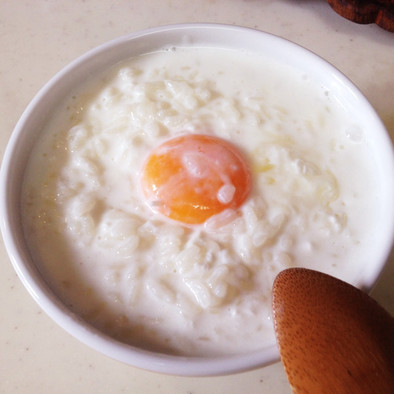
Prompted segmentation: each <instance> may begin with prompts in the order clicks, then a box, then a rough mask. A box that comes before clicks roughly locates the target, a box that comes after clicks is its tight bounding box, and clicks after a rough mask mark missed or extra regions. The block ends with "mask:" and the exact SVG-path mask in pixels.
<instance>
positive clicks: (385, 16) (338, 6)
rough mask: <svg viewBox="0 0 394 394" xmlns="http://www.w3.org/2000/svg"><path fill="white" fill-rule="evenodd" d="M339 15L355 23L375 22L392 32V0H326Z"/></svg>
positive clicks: (393, 7)
mask: <svg viewBox="0 0 394 394" xmlns="http://www.w3.org/2000/svg"><path fill="white" fill-rule="evenodd" d="M327 2H328V3H329V4H330V6H331V7H332V8H333V10H334V11H336V12H337V13H338V14H339V15H341V16H343V17H344V18H346V19H349V20H351V21H353V22H356V23H363V24H366V23H376V24H377V25H379V26H380V27H381V28H383V29H385V30H388V31H391V32H394V0H372V1H368V0H327Z"/></svg>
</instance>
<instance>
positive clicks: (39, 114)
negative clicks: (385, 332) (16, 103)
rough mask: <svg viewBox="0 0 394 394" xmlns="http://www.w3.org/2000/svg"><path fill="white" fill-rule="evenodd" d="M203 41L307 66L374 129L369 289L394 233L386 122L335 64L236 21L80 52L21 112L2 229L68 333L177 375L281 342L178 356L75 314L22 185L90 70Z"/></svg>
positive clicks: (255, 363)
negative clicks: (55, 115)
mask: <svg viewBox="0 0 394 394" xmlns="http://www.w3.org/2000/svg"><path fill="white" fill-rule="evenodd" d="M196 44H202V45H205V46H209V47H231V48H234V49H247V50H249V51H252V52H256V53H265V54H266V55H267V54H268V55H269V56H271V57H273V58H274V59H277V60H279V61H281V62H285V63H288V64H291V65H293V66H295V67H296V68H299V69H301V70H303V72H306V73H308V74H309V75H311V76H313V78H315V79H316V80H318V81H319V82H320V83H321V84H322V85H323V86H326V87H327V89H329V91H330V92H331V93H332V94H333V96H335V97H336V98H337V99H338V100H339V101H340V102H341V103H342V104H343V105H344V106H345V107H346V108H347V110H348V111H349V114H350V115H349V116H357V117H359V118H360V119H361V121H362V123H363V124H364V125H365V129H366V130H368V133H370V135H368V138H369V144H370V149H371V150H372V152H373V155H374V157H375V158H376V161H377V167H378V173H377V174H376V177H377V178H378V182H379V184H380V185H382V206H381V208H382V209H383V210H384V212H385V213H386V215H385V216H384V217H385V219H384V220H383V221H382V223H381V237H379V238H378V240H377V243H378V245H376V246H377V247H376V255H375V259H374V260H373V261H371V265H370V267H369V269H367V270H365V272H364V277H363V278H362V281H361V282H362V283H363V287H364V288H366V289H368V288H371V287H372V285H373V284H374V282H375V281H376V279H377V277H378V275H379V273H380V272H381V270H382V268H383V265H384V263H385V261H386V259H387V257H388V254H389V251H390V249H391V246H392V240H393V233H394V204H393V201H394V159H393V151H392V146H391V142H390V139H389V137H388V135H387V133H386V130H385V128H384V126H383V125H382V123H381V121H380V120H379V118H378V116H377V115H376V113H375V112H374V110H373V108H372V107H371V106H370V105H369V103H368V102H367V100H366V99H365V98H364V97H363V96H362V94H361V93H360V92H359V91H358V90H357V88H356V87H355V86H354V85H353V84H352V83H351V82H350V81H349V80H348V79H347V78H346V77H344V76H343V75H342V74H341V73H340V72H338V71H337V70H336V69H335V68H334V67H332V66H331V65H329V64H328V63H327V62H325V61H324V60H322V59H321V58H319V57H318V56H316V55H314V54H312V53H311V52H309V51H307V50H305V49H303V48H301V47H299V46H297V45H295V44H293V43H290V42H288V41H286V40H284V39H281V38H279V37H276V36H273V35H270V34H266V33H263V32H260V31H256V30H252V29H246V28H240V27H235V26H225V25H213V24H189V25H174V26H165V27H159V28H154V29H149V30H145V31H141V32H136V33H133V34H131V35H128V36H125V37H121V38H119V39H116V40H114V41H111V42H109V43H107V44H104V45H102V46H100V47H98V48H96V49H94V50H92V51H90V52H88V53H87V54H85V55H83V56H81V57H80V58H78V59H77V60H75V61H74V62H73V63H71V64H70V65H69V66H67V67H66V68H65V69H63V70H62V71H61V72H60V73H58V74H57V75H56V76H55V77H54V78H53V79H52V80H51V81H49V82H48V83H47V84H46V85H45V86H44V87H43V88H42V90H41V91H40V92H39V93H38V94H37V96H36V97H35V98H34V99H33V100H32V102H31V103H30V105H29V106H28V107H27V109H26V110H25V112H24V113H23V115H22V117H21V119H20V120H19V122H18V124H17V125H16V128H15V130H14V132H13V134H12V136H11V139H10V141H9V145H8V147H7V150H6V152H5V156H4V160H3V165H2V172H1V188H0V190H1V229H2V233H3V237H4V242H5V245H6V248H7V251H8V253H9V256H10V259H11V261H12V264H13V265H14V267H15V270H16V272H17V273H18V275H19V277H20V279H21V280H22V282H23V284H24V285H25V286H26V288H27V290H28V291H29V293H30V294H31V295H32V296H33V298H34V299H35V300H36V301H37V303H38V304H39V305H40V306H41V308H42V309H43V310H44V311H45V312H46V313H47V314H48V315H49V316H50V317H51V318H52V319H53V320H55V321H56V322H57V323H58V324H59V325H60V326H62V327H63V328H64V329H65V330H66V331H68V332H69V333H70V334H72V335H73V336H74V337H76V338H78V339H79V340H81V341H82V342H84V343H85V344H87V345H89V346H91V347H92V348H94V349H96V350H98V351H100V352H102V353H104V354H106V355H108V356H110V357H112V358H115V359H118V360H120V361H123V362H125V363H128V364H130V365H133V366H136V367H139V368H143V369H148V370H152V371H157V372H162V373H168V374H177V375H194V376H202V375H217V374H228V373H234V372H239V371H244V370H248V369H252V368H256V367H261V366H264V365H267V364H269V363H272V362H274V361H277V360H279V353H278V350H277V348H276V346H271V347H268V348H264V349H261V350H258V351H256V352H254V353H247V354H243V355H235V356H225V357H215V358H204V357H198V358H197V357H196V358H193V357H178V356H169V355H163V354H157V353H153V352H148V351H144V350H140V349H137V348H133V347H131V346H128V345H125V344H123V343H120V342H117V341H116V340H113V339H111V338H109V337H108V336H105V335H103V334H102V333H100V332H99V331H97V330H96V329H95V328H93V327H91V326H89V325H87V324H86V323H85V322H84V321H82V319H80V318H79V317H78V316H76V315H75V314H73V313H72V312H71V311H70V310H68V309H67V307H66V306H65V305H64V304H63V303H62V302H61V301H60V300H59V299H58V298H57V297H56V295H55V294H54V293H53V292H52V291H51V289H50V288H49V287H48V286H47V284H46V282H45V278H43V277H42V276H41V274H40V272H39V271H38V269H37V267H36V266H35V265H34V263H33V261H32V259H31V256H30V253H29V250H28V248H27V245H26V242H25V239H24V236H23V231H22V224H21V212H20V200H21V198H20V195H21V184H22V178H23V174H24V170H25V166H26V163H27V160H28V157H29V153H30V151H31V149H32V146H33V144H34V142H35V140H36V137H37V134H38V133H39V131H40V129H41V126H42V125H43V124H44V123H45V122H46V120H47V118H48V117H49V116H50V114H51V112H52V110H53V109H54V108H55V107H56V105H57V103H58V102H59V100H61V99H62V98H64V97H65V96H66V95H67V94H68V93H69V92H70V90H71V89H73V87H75V86H77V85H78V84H80V83H81V82H83V81H84V80H85V79H86V78H87V77H88V76H90V75H92V74H96V73H98V72H100V71H102V70H104V69H106V68H108V67H109V66H111V65H113V64H114V63H116V62H118V61H120V60H123V59H126V58H129V57H132V56H134V55H139V54H141V53H146V52H151V51H155V50H158V49H161V48H163V47H166V46H167V47H170V46H177V45H182V46H185V45H196Z"/></svg>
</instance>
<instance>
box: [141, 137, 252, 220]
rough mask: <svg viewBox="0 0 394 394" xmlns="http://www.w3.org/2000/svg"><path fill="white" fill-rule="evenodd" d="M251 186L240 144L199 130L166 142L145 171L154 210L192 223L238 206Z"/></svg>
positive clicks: (147, 194) (152, 155) (145, 185)
mask: <svg viewBox="0 0 394 394" xmlns="http://www.w3.org/2000/svg"><path fill="white" fill-rule="evenodd" d="M251 184H252V177H251V172H250V169H249V166H248V164H247V162H246V161H245V159H244V158H243V157H242V155H241V154H240V152H239V151H238V150H237V148H235V147H234V146H233V145H232V144H231V143H229V142H227V141H225V140H223V139H220V138H217V137H212V136H208V135H200V134H188V135H183V136H180V137H176V138H173V139H170V140H168V141H166V142H164V143H163V144H162V145H160V146H158V147H157V148H156V149H154V150H153V151H152V152H151V153H150V155H149V156H148V158H147V160H146V162H145V165H144V168H143V171H142V191H143V193H144V195H145V198H146V199H147V201H148V203H149V204H150V206H151V208H152V209H153V211H155V212H160V213H161V214H163V215H165V216H167V217H169V218H171V219H174V220H177V221H180V222H183V223H187V224H201V223H204V222H205V221H206V220H207V219H208V218H210V217H211V216H213V215H216V214H218V213H220V212H222V211H224V210H225V209H237V208H239V207H240V206H241V205H242V203H243V202H244V201H245V199H246V198H247V197H248V195H249V193H250V190H251Z"/></svg>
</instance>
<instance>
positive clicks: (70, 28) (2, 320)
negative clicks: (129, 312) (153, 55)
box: [0, 0, 394, 394]
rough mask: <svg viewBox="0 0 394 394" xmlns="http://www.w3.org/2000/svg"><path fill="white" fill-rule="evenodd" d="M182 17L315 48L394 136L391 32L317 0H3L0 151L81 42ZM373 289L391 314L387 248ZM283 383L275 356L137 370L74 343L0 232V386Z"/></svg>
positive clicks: (216, 393) (178, 388)
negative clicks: (190, 372) (218, 371)
mask: <svg viewBox="0 0 394 394" xmlns="http://www.w3.org/2000/svg"><path fill="white" fill-rule="evenodd" d="M182 22H217V23H228V24H236V25H241V26H248V27H254V28H257V29H259V30H263V31H266V32H269V33H273V34H276V35H279V36H282V37H284V38H287V39H290V40H292V41H293V42H296V43H298V44H301V45H302V46H304V47H306V48H308V49H310V50H312V51H313V52H315V53H317V54H318V55H320V56H322V57H323V58H325V59H326V60H328V61H329V62H331V63H332V64H334V65H335V66H336V67H337V68H339V70H341V71H342V72H343V73H345V74H346V75H347V76H348V77H349V78H350V79H351V80H352V81H353V82H354V83H355V84H356V85H357V86H358V87H359V88H360V89H361V91H362V92H363V93H364V94H365V95H366V97H367V98H368V100H369V101H370V102H371V104H372V105H373V106H374V107H375V109H376V110H377V112H378V114H379V115H380V116H381V118H382V120H383V122H384V123H385V125H386V127H387V129H388V130H389V132H390V134H391V137H392V139H394V34H393V33H388V32H386V31H384V30H382V29H380V28H378V27H377V26H375V25H368V26H361V25H356V24H353V23H351V22H349V21H347V20H345V19H343V18H341V17H340V16H338V15H337V14H336V13H335V12H333V11H332V10H331V8H330V7H329V6H328V4H327V2H325V1H324V0H315V1H313V0H304V1H302V0H300V1H294V0H275V1H274V0H199V1H197V0H144V1H137V0H117V1H115V0H101V1H93V0H79V1H78V0H35V1H31V0H1V1H0V51H1V52H0V54H1V55H0V157H2V156H3V154H4V150H5V147H6V144H7V141H8V139H9V137H10V134H11V132H12V129H13V127H14V126H15V124H16V122H17V120H18V118H19V117H20V115H21V114H22V112H23V110H24V108H25V107H26V105H27V104H28V102H29V101H30V100H31V99H32V97H33V96H34V94H35V93H36V92H37V91H38V89H39V88H40V87H41V86H42V85H43V84H44V83H45V82H47V81H48V79H50V78H51V77H52V76H53V75H54V74H55V73H56V72H57V71H59V70H60V69H61V68H62V67H63V66H65V65H66V64H67V63H69V62H70V61H71V60H73V59H75V58H76V57H78V56H79V55H81V54H83V53H84V52H85V51H87V50H89V49H91V48H93V47H95V46H97V45H99V44H102V43H104V42H106V41H108V40H110V39H113V38H116V37H118V36H121V35H124V34H127V33H130V32H133V31H135V30H139V29H143V28H147V27H152V26H157V25H164V24H172V23H182ZM372 295H373V297H374V298H375V299H376V300H378V301H379V302H380V303H381V304H382V305H383V306H384V307H386V308H387V309H388V310H389V311H390V312H391V313H392V314H394V256H392V257H391V259H390V262H389V264H388V266H387V268H386V269H385V271H384V273H383V275H382V277H381V279H380V280H379V282H378V284H377V286H376V288H375V290H374V291H373V293H372ZM245 392H247V393H248V394H253V393H272V394H275V393H289V392H290V388H289V385H288V383H287V379H286V376H285V374H284V371H283V367H282V365H281V364H280V363H277V364H274V365H271V366H269V367H266V368H261V369H257V370H255V371H251V372H246V373H242V374H237V375H231V376H225V377H211V378H187V377H174V376H165V375H160V374H155V373H151V372H146V371H141V370H138V369H135V368H132V367H130V366H127V365H123V364H121V363H120V362H117V361H114V360H112V359H109V358H107V357H106V356H103V355H101V354H99V353H97V352H96V351H93V350H91V349H90V348H88V347H86V346H85V345H83V344H81V343H79V342H78V341H77V340H75V339H74V338H72V337H71V336H70V335H69V334H67V333H66V332H65V331H63V330H62V329H60V328H59V327H58V326H57V325H56V324H55V323H53V322H52V321H51V320H50V319H49V318H48V317H47V316H46V315H45V314H44V313H43V312H42V311H41V310H40V308H39V307H38V306H37V305H36V303H35V302H34V301H33V299H32V298H31V297H30V295H29V294H28V293H27V291H26V290H25V289H24V288H23V286H22V284H21V282H20V281H19V279H18V278H17V276H16V274H15V272H14V270H13V268H12V266H11V263H10V261H9V258H8V256H7V254H6V252H5V248H4V245H3V242H2V239H0V393H7V394H8V393H29V394H31V393H40V394H45V393H51V394H53V393H56V394H57V393H146V394H148V393H172V394H174V393H183V394H191V393H193V394H210V393H212V394H220V393H226V394H232V393H245Z"/></svg>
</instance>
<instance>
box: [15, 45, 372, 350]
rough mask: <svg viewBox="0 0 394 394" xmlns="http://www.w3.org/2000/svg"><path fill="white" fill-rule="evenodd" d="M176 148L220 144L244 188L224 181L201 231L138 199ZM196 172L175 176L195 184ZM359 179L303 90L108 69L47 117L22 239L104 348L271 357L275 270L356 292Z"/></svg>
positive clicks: (131, 65) (259, 60)
mask: <svg viewBox="0 0 394 394" xmlns="http://www.w3.org/2000/svg"><path fill="white" fill-rule="evenodd" d="M229 65H231V67H229ZM184 136H198V138H206V137H207V138H208V137H209V138H212V139H214V140H215V141H216V139H217V140H219V141H222V142H223V144H225V145H226V144H227V143H228V144H231V147H232V148H229V149H230V150H232V149H234V152H235V153H234V155H235V156H236V157H240V158H241V159H240V160H241V161H242V162H243V163H244V165H245V173H244V177H246V178H247V179H248V181H247V182H246V183H245V182H244V183H242V185H241V186H238V185H237V184H235V183H234V181H228V182H227V183H226V182H225V183H224V186H225V187H224V188H222V189H221V191H220V193H219V194H217V197H218V200H219V202H220V203H221V204H222V205H223V209H222V208H220V209H219V210H218V211H215V212H214V214H212V215H211V216H208V217H204V218H203V219H201V220H200V222H198V220H197V221H194V222H192V221H187V220H186V219H185V220H183V218H184V217H183V216H182V215H183V214H182V215H181V216H180V217H177V218H175V219H174V217H171V215H167V214H166V212H167V211H166V210H164V209H163V210H161V209H157V204H161V203H162V199H163V198H162V197H160V198H159V199H158V201H159V200H160V201H159V202H157V201H156V200H154V199H153V200H152V199H150V198H149V197H148V196H147V193H146V190H145V189H146V187H145V189H144V179H145V181H146V177H144V171H145V170H144V168H145V169H146V167H144V166H146V163H147V161H148V160H149V157H150V155H151V154H152V152H155V150H156V149H158V147H160V146H161V145H162V144H166V143H167V142H168V141H173V139H177V138H180V137H182V138H183V137H184ZM220 144H221V143H220ZM226 146H227V145H226ZM181 150H182V148H181ZM238 155H239V156H238ZM188 157H189V156H188ZM190 157H192V159H190V160H191V161H190V160H189V159H188V160H187V165H191V164H190V163H194V161H193V160H194V156H190ZM190 157H189V158H190ZM199 160H200V159H199ZM203 161H204V160H203ZM208 162H209V160H208V161H207V163H208ZM199 163H200V164H198V167H195V166H194V167H193V169H192V170H191V171H189V175H188V176H190V177H192V178H193V176H197V175H196V168H198V171H197V172H198V174H199V176H200V178H201V179H204V180H205V179H206V180H207V181H210V179H211V178H210V177H211V175H204V174H207V173H206V172H204V171H205V167H204V166H203V165H202V164H201V163H202V162H201V161H199ZM160 165H162V166H163V167H162V168H163V171H164V165H163V164H159V166H160ZM193 165H194V164H193ZM203 167H204V168H203ZM230 167H231V165H230V166H226V165H223V168H224V170H223V171H227V170H228V169H229V168H230ZM235 167H237V166H235ZM235 167H234V168H235ZM201 168H203V170H204V171H202V172H201V171H200V170H201ZM170 171H171V170H170ZM193 171H194V173H193ZM374 171H375V169H374V163H373V161H372V160H371V158H370V155H369V152H368V147H367V141H366V138H365V135H364V131H363V129H362V125H360V124H358V123H357V119H349V118H348V116H347V113H346V108H344V107H342V106H341V105H340V102H338V100H337V99H336V97H333V96H332V95H331V92H329V91H328V90H327V89H326V88H325V87H324V86H319V85H318V84H316V83H315V82H314V81H313V80H312V79H310V78H309V76H308V75H305V74H303V73H300V72H298V71H297V70H295V69H292V68H290V67H288V66H286V65H279V64H276V63H275V62H273V61H272V60H270V59H265V58H264V57H263V56H261V57H259V56H257V55H253V54H248V53H243V54H242V55H241V56H240V55H239V53H238V52H233V51H231V50H225V49H223V50H220V49H208V48H205V49H204V48H172V49H171V50H163V51H160V52H157V53H151V54H147V55H143V56H139V57H136V58H134V59H130V60H128V61H125V62H122V63H121V64H118V65H116V66H115V67H114V68H113V69H111V70H108V71H107V72H105V73H104V74H103V75H101V76H99V77H97V78H95V79H94V80H92V81H88V82H86V85H85V86H83V87H81V88H80V90H79V91H76V92H74V93H73V95H71V96H70V97H69V98H67V100H66V102H65V103H63V105H61V106H60V107H59V110H58V112H57V113H56V114H54V115H53V117H52V119H51V120H50V122H48V126H47V127H46V129H45V130H43V133H42V136H41V138H40V140H39V141H38V142H37V144H36V146H35V148H34V150H33V153H32V155H31V158H30V162H29V165H28V168H27V171H26V175H25V180H24V186H23V207H22V209H23V220H24V223H23V224H24V230H25V235H26V238H27V240H28V243H29V247H30V249H31V252H32V255H33V256H34V259H35V261H36V262H37V264H38V266H39V267H40V270H41V271H42V273H43V274H44V276H45V277H46V278H47V280H48V283H49V284H50V286H51V287H52V289H53V290H54V291H55V292H56V293H57V294H59V296H60V297H61V298H62V299H63V301H64V302H65V303H66V304H67V305H69V306H70V307H71V308H72V309H73V310H74V311H76V312H77V313H78V314H80V315H81V316H82V317H83V318H84V319H85V320H87V321H88V322H90V323H91V324H92V325H94V326H95V327H97V328H99V329H101V330H102V331H104V332H106V333H107V334H109V335H111V336H113V337H114V338H116V339H118V340H120V341H123V342H126V343H129V344H133V345H137V346H139V347H142V348H146V349H153V350H159V351H162V352H167V353H172V354H182V355H194V356H195V355H221V354H229V353H240V352H247V351H250V350H256V349H258V348H261V347H263V346H266V345H269V344H273V343H275V338H274V332H273V326H272V321H271V306H270V302H271V300H270V297H271V286H272V282H273V279H274V278H275V276H276V274H277V273H278V272H279V271H281V270H282V269H285V268H288V267H294V266H303V267H309V268H312V269H317V270H321V271H324V272H326V273H329V274H332V275H335V276H339V277H340V278H342V279H344V280H347V281H349V282H351V283H354V284H357V271H358V270H359V269H360V267H363V266H364V265H365V264H367V262H368V260H369V247H370V244H369V242H368V239H369V235H370V234H371V233H373V232H374V229H375V228H376V227H377V225H378V220H379V218H377V216H376V214H375V212H376V211H377V204H378V202H377V200H376V199H375V198H374V194H373V193H372V191H373V190H375V189H374V188H375V183H374ZM158 174H159V175H160V174H162V171H158ZM201 174H203V175H201ZM245 174H246V175H245ZM220 176H221V175H220ZM248 177H250V179H249V178H248ZM222 178H223V177H222ZM222 178H221V179H222ZM239 178H240V179H241V178H242V176H240V177H239ZM223 179H224V178H223ZM226 179H228V178H226ZM155 182H156V181H155ZM182 182H184V181H182ZM153 183H154V182H153ZM153 183H152V184H150V186H152V190H156V189H157V188H156V186H155V185H154V184H153ZM145 186H146V185H145ZM167 189H168V188H167ZM169 190H170V189H169ZM171 190H174V192H173V193H174V194H176V193H178V192H182V191H183V188H182V186H179V185H178V186H177V187H173V189H171ZM171 190H170V193H169V194H170V195H171V194H172V192H171ZM238 190H241V191H245V193H244V194H242V198H241V199H240V203H239V204H235V205H234V204H233V205H231V204H229V205H226V204H227V203H229V202H232V201H235V196H236V193H237V191H238ZM367 191H368V193H367ZM182 198H183V197H182ZM198 198H200V197H198ZM155 204H156V205H155ZM219 207H221V205H220V204H219ZM198 215H199V214H198ZM198 217H199V218H200V216H198ZM197 222H198V223H197Z"/></svg>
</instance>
